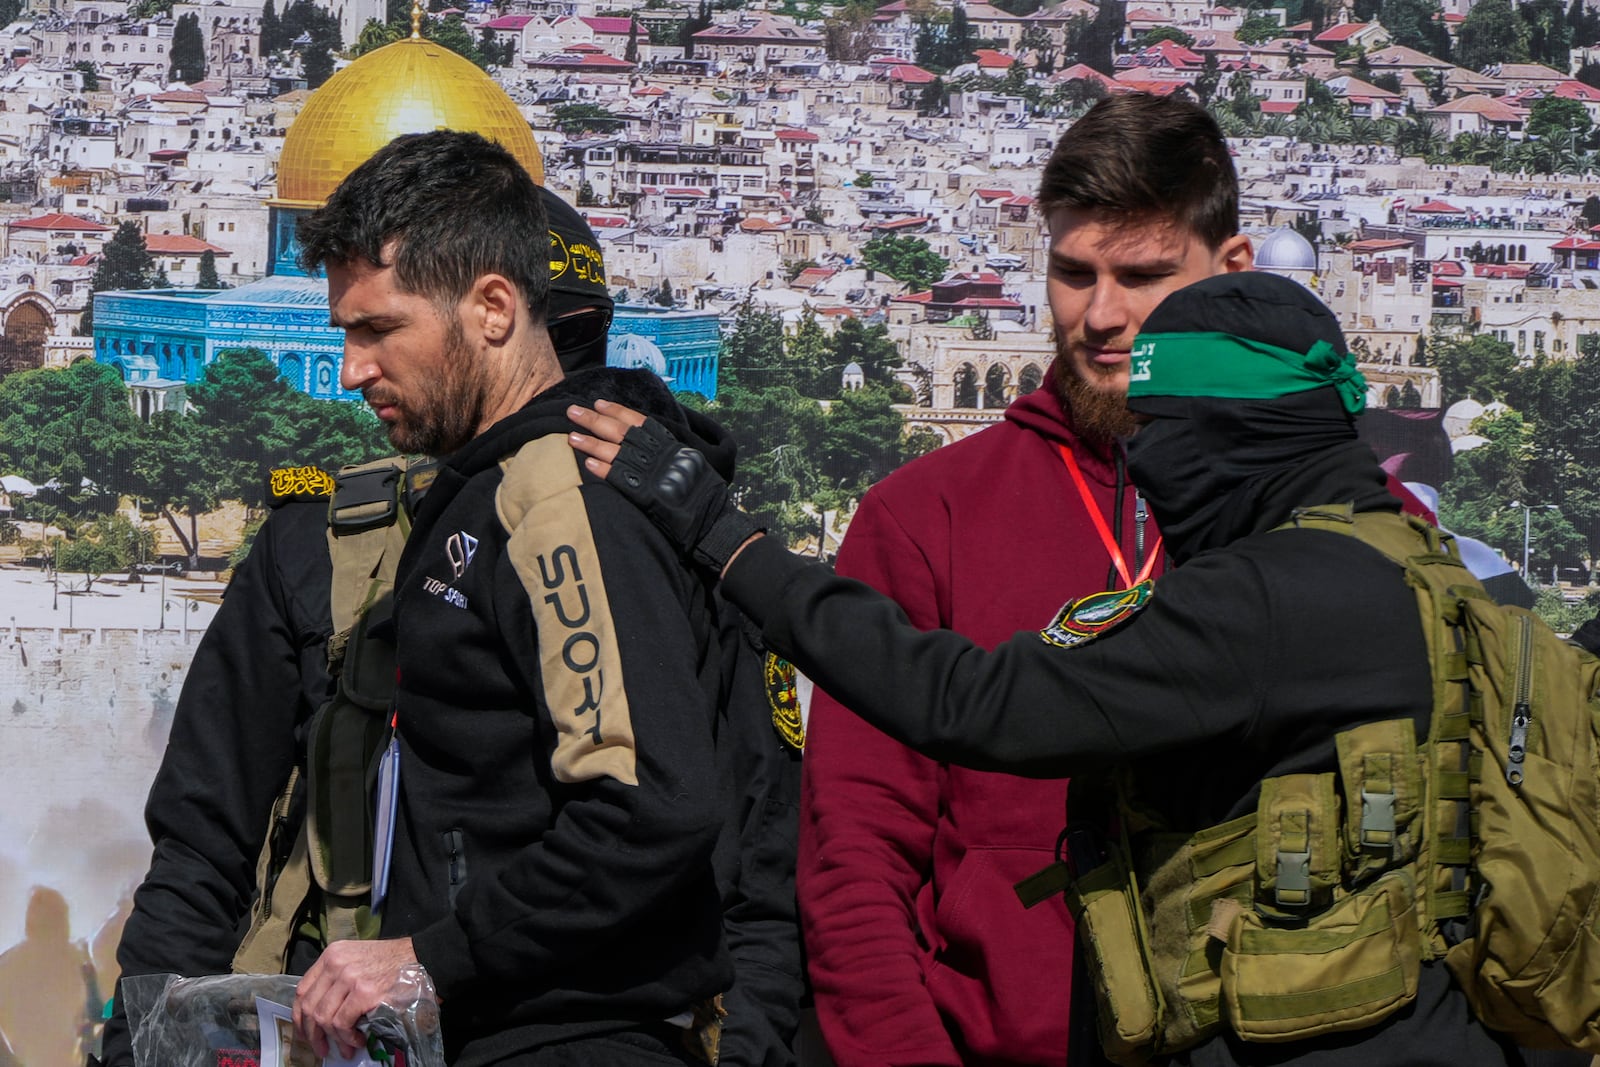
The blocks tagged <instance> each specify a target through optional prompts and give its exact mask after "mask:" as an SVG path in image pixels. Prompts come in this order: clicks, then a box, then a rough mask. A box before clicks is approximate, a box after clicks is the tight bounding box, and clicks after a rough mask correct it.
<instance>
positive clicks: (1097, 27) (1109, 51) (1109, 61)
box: [1079, 0, 1128, 77]
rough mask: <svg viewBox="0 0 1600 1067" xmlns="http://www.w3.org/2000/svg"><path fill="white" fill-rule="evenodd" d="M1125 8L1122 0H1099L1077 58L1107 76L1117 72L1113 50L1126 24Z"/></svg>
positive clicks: (1120, 38) (1126, 6) (1125, 5)
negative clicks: (1080, 53) (1081, 52)
mask: <svg viewBox="0 0 1600 1067" xmlns="http://www.w3.org/2000/svg"><path fill="white" fill-rule="evenodd" d="M1127 8H1128V5H1127V4H1126V3H1124V0H1100V4H1099V6H1098V7H1097V8H1096V9H1095V16H1094V22H1093V23H1092V24H1091V27H1090V31H1089V34H1088V36H1087V39H1086V40H1085V41H1084V43H1083V54H1082V55H1081V56H1080V57H1079V58H1080V59H1081V60H1082V62H1084V63H1087V64H1088V65H1089V66H1091V67H1093V68H1094V69H1095V70H1097V71H1099V72H1100V73H1101V74H1104V75H1106V76H1107V77H1111V76H1112V75H1114V74H1116V72H1117V71H1116V58H1115V52H1116V47H1117V42H1118V41H1120V40H1122V31H1123V28H1124V27H1125V26H1126V25H1127Z"/></svg>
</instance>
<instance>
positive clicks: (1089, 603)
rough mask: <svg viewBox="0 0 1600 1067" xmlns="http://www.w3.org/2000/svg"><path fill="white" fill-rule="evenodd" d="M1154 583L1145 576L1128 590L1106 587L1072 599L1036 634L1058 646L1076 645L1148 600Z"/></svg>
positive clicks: (1110, 627)
mask: <svg viewBox="0 0 1600 1067" xmlns="http://www.w3.org/2000/svg"><path fill="white" fill-rule="evenodd" d="M1154 585H1155V582H1154V581H1152V580H1150V579H1146V580H1145V581H1142V582H1140V583H1139V584H1138V585H1135V586H1133V587H1131V588H1128V589H1108V590H1106V591H1105V592H1103V593H1091V594H1089V595H1088V596H1086V597H1079V598H1078V599H1077V600H1074V601H1071V602H1070V603H1068V604H1067V606H1066V607H1064V608H1062V609H1061V610H1060V611H1059V612H1057V613H1056V617H1055V618H1054V619H1052V620H1051V622H1050V625H1049V626H1046V627H1045V628H1044V629H1043V630H1040V631H1039V636H1040V637H1042V638H1044V639H1045V641H1047V642H1049V643H1050V644H1052V645H1055V646H1056V647H1057V648H1076V647H1077V646H1079V645H1081V644H1083V643H1084V642H1086V641H1093V640H1094V639H1095V638H1096V637H1099V636H1100V635H1101V634H1104V633H1107V632H1109V631H1111V630H1114V629H1116V628H1117V627H1118V626H1121V625H1122V624H1123V623H1125V622H1127V621H1128V620H1129V619H1131V618H1133V617H1134V616H1135V615H1137V614H1139V612H1140V611H1142V610H1144V606H1145V605H1146V604H1148V603H1149V602H1150V594H1151V591H1152V589H1153V588H1154Z"/></svg>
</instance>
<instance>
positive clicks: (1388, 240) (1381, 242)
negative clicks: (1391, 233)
mask: <svg viewBox="0 0 1600 1067" xmlns="http://www.w3.org/2000/svg"><path fill="white" fill-rule="evenodd" d="M1347 247H1348V248H1349V249H1350V251H1352V252H1395V251H1398V250H1399V249H1402V248H1410V247H1411V242H1410V241H1401V240H1397V239H1395V238H1392V237H1370V238H1368V239H1367V240H1365V241H1351V242H1350V244H1349V245H1348V246H1347Z"/></svg>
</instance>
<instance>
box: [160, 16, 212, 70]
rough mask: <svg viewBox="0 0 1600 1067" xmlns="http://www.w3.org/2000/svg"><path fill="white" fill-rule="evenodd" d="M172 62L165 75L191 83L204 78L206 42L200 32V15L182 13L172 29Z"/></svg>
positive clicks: (170, 54)
mask: <svg viewBox="0 0 1600 1067" xmlns="http://www.w3.org/2000/svg"><path fill="white" fill-rule="evenodd" d="M168 54H169V56H170V57H171V60H172V63H171V65H170V66H169V67H168V68H167V77H168V78H169V79H171V80H173V81H180V82H184V83H185V84H188V85H193V84H194V83H195V82H199V81H205V79H206V42H205V38H204V37H202V36H201V34H200V16H198V15H193V14H189V15H182V16H179V18H178V24H177V25H176V26H174V27H173V30H172V51H171V52H170V53H168Z"/></svg>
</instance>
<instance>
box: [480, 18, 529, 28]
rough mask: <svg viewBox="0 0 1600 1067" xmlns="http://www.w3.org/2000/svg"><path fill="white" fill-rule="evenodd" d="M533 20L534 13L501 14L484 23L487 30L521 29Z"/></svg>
mask: <svg viewBox="0 0 1600 1067" xmlns="http://www.w3.org/2000/svg"><path fill="white" fill-rule="evenodd" d="M532 21H533V16H532V15H501V16H500V17H499V18H497V19H490V20H489V21H488V22H485V23H484V24H483V28H484V29H486V30H520V29H522V28H523V27H524V26H526V25H527V24H528V23H530V22H532Z"/></svg>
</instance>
